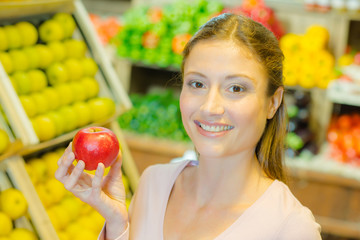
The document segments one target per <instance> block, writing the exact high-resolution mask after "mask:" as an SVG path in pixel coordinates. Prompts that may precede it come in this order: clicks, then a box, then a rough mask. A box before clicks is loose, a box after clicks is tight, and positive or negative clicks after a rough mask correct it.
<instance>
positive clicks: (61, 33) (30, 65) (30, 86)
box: [0, 13, 115, 141]
mask: <svg viewBox="0 0 360 240" xmlns="http://www.w3.org/2000/svg"><path fill="white" fill-rule="evenodd" d="M75 30H76V23H75V20H74V19H73V17H72V16H71V15H70V14H67V13H56V14H54V15H53V16H52V17H51V18H50V19H47V20H45V21H43V22H40V23H37V22H34V23H32V22H28V21H20V22H17V23H15V24H12V25H4V26H3V27H0V39H1V40H0V50H1V51H0V62H1V64H2V65H3V67H4V69H5V71H6V73H7V74H8V75H9V78H10V80H11V83H12V84H13V86H14V89H15V91H16V93H17V94H18V96H19V99H20V102H21V104H22V106H23V108H24V110H25V112H26V114H27V116H28V117H29V119H30V120H31V123H32V125H33V127H34V130H35V133H36V134H37V136H38V138H39V140H40V141H46V140H50V139H52V138H54V137H56V136H59V135H61V134H63V133H66V132H69V131H72V130H74V129H76V128H78V127H82V126H85V125H87V124H89V123H93V122H98V121H102V120H105V119H107V118H109V117H110V116H112V115H113V114H114V112H115V103H114V101H113V100H112V99H110V98H106V97H100V96H99V83H98V81H97V80H96V79H95V75H96V73H97V72H98V65H97V63H96V62H95V61H94V60H93V59H92V58H91V57H88V56H87V51H88V49H87V45H86V43H85V41H83V40H81V39H75V38H73V37H72V36H73V33H74V31H75Z"/></svg>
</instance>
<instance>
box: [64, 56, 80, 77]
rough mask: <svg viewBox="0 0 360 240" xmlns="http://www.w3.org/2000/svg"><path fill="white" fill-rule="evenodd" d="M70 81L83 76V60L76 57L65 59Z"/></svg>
mask: <svg viewBox="0 0 360 240" xmlns="http://www.w3.org/2000/svg"><path fill="white" fill-rule="evenodd" d="M64 66H65V68H66V70H67V73H68V77H69V80H70V81H75V80H79V79H80V78H81V77H82V76H83V68H82V65H81V62H80V61H79V60H78V59H76V58H68V59H66V60H65V61H64Z"/></svg>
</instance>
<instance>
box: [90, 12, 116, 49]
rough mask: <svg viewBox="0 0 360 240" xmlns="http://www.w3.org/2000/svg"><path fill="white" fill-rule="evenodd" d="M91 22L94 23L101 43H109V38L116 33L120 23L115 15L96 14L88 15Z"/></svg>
mask: <svg viewBox="0 0 360 240" xmlns="http://www.w3.org/2000/svg"><path fill="white" fill-rule="evenodd" d="M89 17H90V20H91V22H92V23H93V24H94V27H95V30H96V32H97V34H98V36H99V38H100V41H101V42H102V44H104V45H106V44H108V43H110V40H112V39H113V37H114V36H115V35H116V34H118V32H119V31H120V29H121V27H122V24H121V23H120V20H119V19H118V18H116V17H100V16H99V15H97V14H93V13H92V14H90V15H89Z"/></svg>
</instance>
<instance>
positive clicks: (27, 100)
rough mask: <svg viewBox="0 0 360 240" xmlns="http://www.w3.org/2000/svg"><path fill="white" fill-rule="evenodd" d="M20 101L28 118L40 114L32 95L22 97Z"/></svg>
mask: <svg viewBox="0 0 360 240" xmlns="http://www.w3.org/2000/svg"><path fill="white" fill-rule="evenodd" d="M19 99H20V102H21V105H22V106H23V108H24V110H25V112H26V115H27V116H28V117H30V118H31V117H34V116H35V115H36V114H37V113H38V111H37V107H36V104H35V101H34V99H33V98H32V96H31V95H21V96H20V97H19Z"/></svg>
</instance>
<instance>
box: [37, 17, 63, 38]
mask: <svg viewBox="0 0 360 240" xmlns="http://www.w3.org/2000/svg"><path fill="white" fill-rule="evenodd" d="M39 36H40V39H41V40H42V41H43V42H46V43H47V42H52V41H60V40H62V39H64V30H63V28H62V27H61V25H60V23H59V22H57V21H55V20H53V19H49V20H46V21H45V22H43V23H42V24H41V25H40V27H39Z"/></svg>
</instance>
